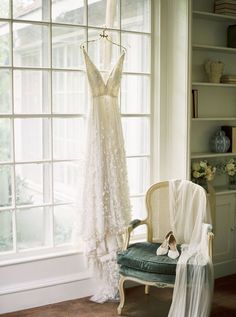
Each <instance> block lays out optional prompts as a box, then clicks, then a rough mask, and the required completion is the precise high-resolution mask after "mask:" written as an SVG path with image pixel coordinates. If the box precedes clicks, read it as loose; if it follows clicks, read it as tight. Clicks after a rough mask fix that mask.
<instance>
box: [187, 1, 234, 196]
mask: <svg viewBox="0 0 236 317" xmlns="http://www.w3.org/2000/svg"><path fill="white" fill-rule="evenodd" d="M213 7H214V1H212V0H207V1H199V0H198V1H196V0H193V11H192V89H196V90H197V91H198V111H197V112H198V115H197V117H196V118H192V119H191V137H190V140H191V142H190V143H191V160H197V159H212V160H213V159H218V158H221V159H222V158H224V157H236V153H212V152H211V149H210V145H209V143H210V139H211V137H212V136H213V135H214V133H215V132H216V131H217V130H218V129H220V126H222V125H234V124H235V126H236V85H234V84H227V83H211V82H209V81H208V78H207V76H206V74H205V71H204V63H205V62H206V61H207V60H208V59H210V60H216V61H217V60H220V61H222V62H223V63H224V64H225V70H224V74H236V65H235V64H236V63H235V57H236V48H231V47H227V27H228V26H229V25H231V24H234V23H235V24H236V16H229V15H221V14H215V13H214V12H213ZM204 30H207V32H203V31H204ZM217 185H218V186H220V185H221V186H225V185H226V184H217ZM216 187H217V186H216ZM225 190H226V186H225ZM225 190H224V191H225Z"/></svg>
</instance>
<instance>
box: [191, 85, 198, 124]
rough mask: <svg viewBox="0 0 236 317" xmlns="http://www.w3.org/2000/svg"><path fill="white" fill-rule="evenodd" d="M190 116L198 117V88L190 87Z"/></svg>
mask: <svg viewBox="0 0 236 317" xmlns="http://www.w3.org/2000/svg"><path fill="white" fill-rule="evenodd" d="M192 118H198V89H192Z"/></svg>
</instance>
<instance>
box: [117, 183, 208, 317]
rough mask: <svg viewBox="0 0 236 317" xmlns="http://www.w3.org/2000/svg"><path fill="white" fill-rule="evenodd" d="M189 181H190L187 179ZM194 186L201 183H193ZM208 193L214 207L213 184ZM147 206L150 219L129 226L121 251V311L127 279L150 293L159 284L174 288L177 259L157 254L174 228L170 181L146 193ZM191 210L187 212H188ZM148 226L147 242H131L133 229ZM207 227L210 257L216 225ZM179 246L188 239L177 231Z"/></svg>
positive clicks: (155, 186) (146, 292)
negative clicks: (170, 206)
mask: <svg viewBox="0 0 236 317" xmlns="http://www.w3.org/2000/svg"><path fill="white" fill-rule="evenodd" d="M186 182H188V181H186ZM193 186H198V188H199V185H195V184H193ZM209 191H210V192H211V194H208V195H207V193H206V195H207V199H206V201H208V202H209V201H210V204H211V205H212V208H214V203H213V201H214V199H212V197H211V195H213V190H212V187H210V189H209ZM146 209H147V218H146V219H144V220H138V219H135V220H133V221H132V222H131V223H130V224H129V226H128V227H127V228H126V229H125V242H124V246H123V250H122V251H121V252H119V253H118V264H119V267H120V271H119V272H120V279H119V292H120V304H119V306H118V314H119V315H120V314H121V312H122V308H123V307H124V303H125V292H124V283H125V282H126V281H128V280H129V281H134V282H137V283H140V284H143V285H145V294H148V292H149V286H156V287H161V288H163V287H174V284H175V275H176V266H177V262H178V258H177V259H172V258H170V257H168V256H167V255H156V250H157V248H158V247H159V246H160V245H161V243H162V241H163V238H164V237H165V235H166V233H167V232H168V231H170V229H171V225H170V219H169V216H168V215H169V211H168V209H169V182H168V181H165V182H160V183H157V184H154V185H153V186H151V187H150V188H149V190H148V191H147V193H146ZM186 212H187V211H186ZM141 225H145V226H146V228H147V230H146V232H147V239H146V241H144V242H136V243H133V244H130V237H131V233H132V231H133V230H134V229H135V228H137V227H139V226H141ZM203 225H205V226H206V228H207V230H205V234H206V235H207V236H206V237H203V239H207V241H208V242H207V250H206V252H207V253H208V254H209V256H210V257H211V256H212V239H213V233H212V232H211V230H212V226H211V225H210V224H203ZM176 238H177V249H178V251H179V252H180V253H181V248H180V245H181V244H183V243H186V242H188V241H184V240H185V239H186V238H185V237H184V234H183V235H181V234H177V236H176Z"/></svg>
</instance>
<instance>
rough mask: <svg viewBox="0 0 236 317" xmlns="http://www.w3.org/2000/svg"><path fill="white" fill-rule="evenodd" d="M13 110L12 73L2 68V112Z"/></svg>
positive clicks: (0, 84) (0, 86)
mask: <svg viewBox="0 0 236 317" xmlns="http://www.w3.org/2000/svg"><path fill="white" fill-rule="evenodd" d="M10 112H11V73H10V71H9V70H3V69H0V113H10Z"/></svg>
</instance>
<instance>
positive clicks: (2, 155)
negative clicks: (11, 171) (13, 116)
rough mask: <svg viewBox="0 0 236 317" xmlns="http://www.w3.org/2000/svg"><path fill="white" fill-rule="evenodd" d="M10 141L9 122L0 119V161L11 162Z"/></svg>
mask: <svg viewBox="0 0 236 317" xmlns="http://www.w3.org/2000/svg"><path fill="white" fill-rule="evenodd" d="M11 140H12V130H11V120H10V119H0V161H10V160H11V144H12V141H11Z"/></svg>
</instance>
